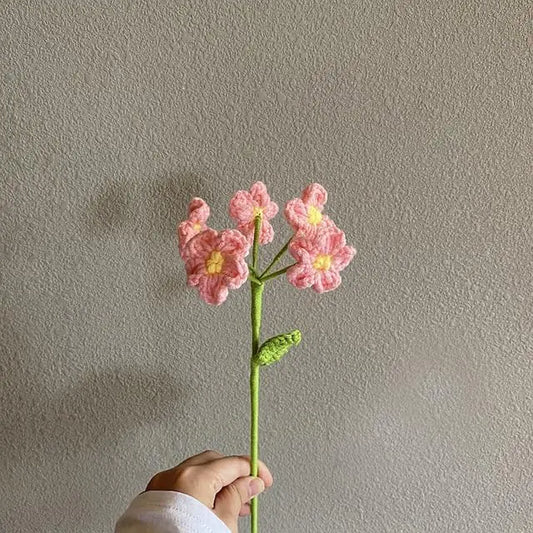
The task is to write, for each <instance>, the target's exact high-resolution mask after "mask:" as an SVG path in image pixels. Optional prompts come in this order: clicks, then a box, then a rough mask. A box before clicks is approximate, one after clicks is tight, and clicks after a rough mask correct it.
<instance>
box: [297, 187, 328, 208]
mask: <svg viewBox="0 0 533 533" xmlns="http://www.w3.org/2000/svg"><path fill="white" fill-rule="evenodd" d="M302 200H303V203H304V204H305V205H313V206H315V207H316V208H317V209H318V210H320V211H322V209H323V208H324V204H325V203H326V202H327V201H328V193H327V192H326V189H324V187H322V185H320V183H311V185H309V186H308V187H306V188H305V189H304V191H303V192H302Z"/></svg>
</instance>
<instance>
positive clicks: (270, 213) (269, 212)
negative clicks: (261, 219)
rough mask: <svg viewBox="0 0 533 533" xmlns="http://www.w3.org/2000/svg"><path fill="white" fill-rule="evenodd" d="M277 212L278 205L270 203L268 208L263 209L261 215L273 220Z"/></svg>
mask: <svg viewBox="0 0 533 533" xmlns="http://www.w3.org/2000/svg"><path fill="white" fill-rule="evenodd" d="M278 211H279V207H278V204H276V203H275V202H270V203H269V204H268V206H267V207H266V208H265V210H264V211H263V215H264V216H265V217H266V218H274V217H275V216H276V215H277V214H278Z"/></svg>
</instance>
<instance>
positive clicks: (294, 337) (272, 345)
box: [254, 329, 302, 366]
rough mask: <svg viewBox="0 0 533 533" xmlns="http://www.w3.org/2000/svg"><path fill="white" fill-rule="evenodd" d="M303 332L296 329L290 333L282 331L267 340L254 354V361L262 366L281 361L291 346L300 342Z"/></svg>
mask: <svg viewBox="0 0 533 533" xmlns="http://www.w3.org/2000/svg"><path fill="white" fill-rule="evenodd" d="M301 340H302V334H301V333H300V331H299V330H297V329H295V330H293V331H291V332H290V333H282V334H281V335H276V336H275V337H272V338H270V339H268V340H267V341H265V342H264V343H263V344H262V345H261V347H260V348H259V350H258V352H257V353H256V355H255V356H254V361H255V362H256V363H257V364H258V365H261V366H268V365H271V364H272V363H275V362H276V361H279V360H280V359H281V358H282V357H283V356H284V355H285V354H286V353H287V352H288V351H289V349H290V347H291V346H296V345H298V344H300V341H301Z"/></svg>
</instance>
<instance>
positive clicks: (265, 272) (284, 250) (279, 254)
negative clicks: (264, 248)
mask: <svg viewBox="0 0 533 533" xmlns="http://www.w3.org/2000/svg"><path fill="white" fill-rule="evenodd" d="M291 239H292V237H291V238H290V239H289V240H288V241H287V242H286V243H285V245H284V246H283V248H282V249H281V250H280V251H279V252H278V253H277V254H276V257H274V259H272V261H271V262H270V264H269V265H268V266H267V267H266V268H265V270H264V272H263V273H262V274H261V276H259V277H260V278H263V277H264V276H266V275H267V274H268V273H269V272H270V269H271V268H272V267H273V266H274V265H275V264H276V263H277V262H278V261H279V260H280V259H281V256H282V255H283V254H284V253H285V252H286V251H287V248H288V247H289V244H290V243H291Z"/></svg>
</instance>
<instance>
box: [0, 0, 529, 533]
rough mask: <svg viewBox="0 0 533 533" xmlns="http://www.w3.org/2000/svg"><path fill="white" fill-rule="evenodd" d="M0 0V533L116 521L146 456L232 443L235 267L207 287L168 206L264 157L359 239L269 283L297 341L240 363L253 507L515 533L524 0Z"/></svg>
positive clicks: (241, 429)
mask: <svg viewBox="0 0 533 533" xmlns="http://www.w3.org/2000/svg"><path fill="white" fill-rule="evenodd" d="M0 11H1V13H0V14H1V16H0V21H1V22H0V24H1V26H2V27H1V34H0V35H1V43H2V55H1V61H2V76H1V79H0V91H1V94H2V96H1V99H0V105H1V106H2V115H1V116H2V118H1V120H0V125H1V128H2V130H1V135H2V137H1V148H2V154H3V155H2V163H1V172H2V187H3V190H2V193H1V198H2V207H1V217H2V219H1V220H2V237H3V240H4V247H3V255H2V304H3V305H2V309H3V317H2V321H1V340H2V353H1V356H0V365H1V367H0V368H1V381H0V400H1V406H2V409H1V413H0V416H1V419H0V427H1V431H0V472H2V477H1V483H0V530H2V531H9V532H12V531H13V532H19V531H20V532H22V531H24V532H29V531H46V532H59V533H62V532H65V533H67V532H68V533H71V532H73V531H79V532H95V533H96V532H102V531H111V530H112V525H113V523H114V520H115V518H116V517H117V516H118V514H120V513H121V512H122V510H123V509H124V507H125V505H126V504H127V503H128V502H129V500H130V499H131V498H132V497H133V496H134V495H136V494H137V493H138V492H140V491H141V490H143V489H144V486H145V484H146V482H147V481H148V479H149V478H150V477H151V475H152V474H153V473H155V472H156V471H157V470H159V469H163V468H167V467H170V466H172V465H173V464H176V463H178V462H180V461H181V460H182V459H184V458H185V457H187V456H188V455H191V454H193V453H196V452H199V451H201V450H203V449H205V448H215V449H219V450H221V451H222V452H224V453H228V454H231V453H246V452H247V449H248V396H247V392H248V375H247V372H248V367H247V363H248V357H249V354H248V352H249V346H250V340H249V330H248V328H249V326H248V312H249V311H248V305H249V294H248V288H247V287H245V288H243V289H242V290H240V291H237V292H233V293H232V294H231V295H230V298H229V299H228V301H227V303H226V304H224V306H223V307H219V308H213V307H208V306H207V305H205V304H203V303H202V302H200V301H199V299H198V297H197V294H196V292H195V291H193V290H192V289H189V288H187V287H186V286H185V275H184V269H183V266H182V264H181V262H180V260H179V256H178V253H177V247H176V243H175V237H174V229H175V225H176V222H177V221H178V220H179V219H181V218H182V217H183V216H184V214H185V211H186V206H187V203H188V200H189V198H190V197H192V196H194V195H199V196H202V197H203V198H205V199H206V200H207V201H208V202H209V203H210V204H211V205H212V208H213V212H214V213H213V218H212V223H213V225H214V226H215V227H219V228H222V227H224V226H226V225H228V223H229V221H228V217H227V203H228V201H229V199H230V197H231V195H232V194H233V192H234V191H235V190H237V189H240V188H247V187H248V186H249V185H250V184H251V183H252V182H253V181H255V180H256V179H261V180H263V181H265V182H266V183H267V184H268V186H269V188H270V190H271V193H272V196H273V199H274V200H275V201H277V202H278V203H279V204H280V205H283V204H284V203H285V202H286V201H287V200H289V199H290V198H292V197H294V196H297V195H298V194H299V193H300V191H301V190H302V189H303V187H304V186H305V185H307V184H308V183H310V182H312V181H318V182H320V183H322V184H324V186H326V188H327V189H328V190H329V191H330V202H329V205H328V212H329V213H330V214H331V216H332V217H334V219H335V220H336V221H337V223H338V225H339V226H341V227H343V228H344V229H345V230H346V232H347V236H348V240H349V242H350V243H352V244H353V245H355V247H356V248H357V250H358V254H357V257H356V259H355V260H354V262H353V263H352V264H351V265H350V267H349V268H348V269H347V271H346V272H345V275H344V279H345V281H344V284H343V285H342V287H341V288H340V289H338V290H337V291H335V292H332V293H328V294H324V295H317V294H315V293H314V292H311V291H298V290H296V289H293V288H292V287H290V286H288V284H287V283H286V281H285V280H283V279H279V280H277V281H276V282H275V283H272V285H271V286H269V287H268V288H267V290H266V292H265V319H264V333H265V335H268V336H270V335H272V334H275V333H278V332H280V331H283V330H285V329H287V328H292V327H299V328H300V329H301V330H302V334H303V342H302V344H301V346H300V347H299V348H298V349H297V350H295V351H294V352H293V353H292V354H291V355H290V356H287V358H286V359H285V360H284V361H283V362H282V363H281V364H279V365H276V366H275V367H272V368H271V369H268V370H266V371H265V372H263V374H262V376H263V378H262V390H261V402H262V403H261V456H262V458H263V459H264V460H265V461H266V462H267V463H268V464H269V465H270V466H271V468H272V471H273V474H274V478H275V486H274V488H273V489H272V490H270V491H269V493H267V494H264V495H263V496H261V525H262V530H263V531H265V532H269V533H299V532H302V533H303V532H315V531H321V532H339V531H342V532H355V531H357V532H361V533H383V532H393V533H397V532H401V531H403V532H437V533H440V532H448V531H449V532H465V533H466V532H468V533H471V532H480V533H489V532H492V533H503V532H526V531H531V528H532V527H533V526H532V525H531V524H532V523H533V516H532V505H531V504H532V496H531V493H532V485H531V475H532V473H531V472H532V467H533V460H532V430H533V423H532V414H533V413H532V392H531V391H532V378H533V372H532V353H533V350H532V337H533V335H532V328H531V324H532V321H531V311H532V296H531V293H532V278H531V263H532V259H533V257H532V255H533V254H532V250H533V243H532V234H531V227H532V222H533V220H532V218H533V217H532V205H533V204H532V198H533V194H532V193H533V191H532V183H533V179H532V171H531V155H532V146H531V139H532V129H531V125H532V113H531V111H532V107H531V86H532V81H533V80H532V76H531V56H530V55H529V54H530V52H531V40H530V41H529V44H528V33H527V28H528V26H527V25H528V23H530V22H531V12H530V11H529V8H528V2H526V1H517V2H509V1H500V2H477V1H470V2H451V1H439V2H437V1H435V2H430V1H426V2H408V1H403V2H374V1H370V0H364V1H352V2H350V1H346V2H311V1H309V2H302V1H299V2H289V1H284V2H246V1H242V2H234V1H229V0H227V1H226V0H224V1H210V2H205V1H189V2H177V1H176V2H174V1H161V2H151V3H145V2H109V1H107V2H101V1H95V0H91V1H81V2H78V1H70V2H69V1H64V2H63V1H60V0H55V1H54V0H52V1H43V2H22V1H10V0H8V1H4V2H2V5H1V7H0ZM528 11H529V12H528ZM530 37H531V36H530V35H529V38H530ZM274 226H275V229H276V231H277V239H276V242H275V244H273V245H270V246H268V247H266V248H265V256H264V258H265V260H266V259H268V257H271V256H272V255H273V254H274V253H275V252H276V251H277V249H278V248H279V247H280V246H281V244H282V243H283V242H284V241H285V239H286V238H287V237H288V235H289V231H288V229H287V226H286V224H285V222H284V221H283V219H282V217H278V218H277V219H276V220H275V222H274ZM267 256H268V257H267ZM274 313H276V316H274ZM243 531H247V523H246V522H244V521H243Z"/></svg>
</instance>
